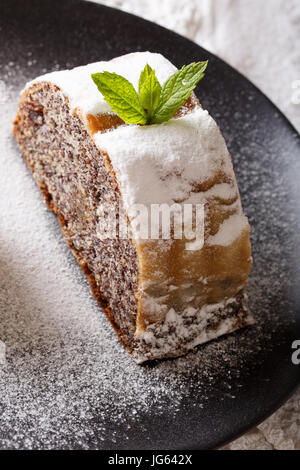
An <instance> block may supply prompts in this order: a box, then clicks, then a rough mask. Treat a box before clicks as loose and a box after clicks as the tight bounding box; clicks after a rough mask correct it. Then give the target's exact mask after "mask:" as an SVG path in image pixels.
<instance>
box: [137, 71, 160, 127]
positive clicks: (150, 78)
mask: <svg viewBox="0 0 300 470" xmlns="http://www.w3.org/2000/svg"><path fill="white" fill-rule="evenodd" d="M146 67H147V65H146ZM148 67H149V66H148ZM144 72H145V70H144V71H143V72H142V73H144ZM141 75H142V74H141ZM160 91H161V86H160V83H159V81H158V80H157V78H156V75H155V71H154V70H151V72H150V74H149V75H147V77H146V78H145V76H144V77H142V80H141V79H140V86H139V93H140V100H141V104H142V106H143V108H144V109H145V110H146V111H147V114H148V122H151V117H152V114H153V111H154V109H155V108H156V107H157V105H158V102H159V97H160Z"/></svg>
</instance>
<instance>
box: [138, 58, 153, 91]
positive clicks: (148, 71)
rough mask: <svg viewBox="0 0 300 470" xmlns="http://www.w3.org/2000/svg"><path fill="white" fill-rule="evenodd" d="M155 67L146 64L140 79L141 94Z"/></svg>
mask: <svg viewBox="0 0 300 470" xmlns="http://www.w3.org/2000/svg"><path fill="white" fill-rule="evenodd" d="M152 72H153V69H152V68H151V67H150V65H149V64H146V66H145V68H144V70H142V71H141V75H140V79H139V95H141V89H142V86H143V85H144V83H145V81H146V80H147V78H148V77H149V76H150V75H151V73H152Z"/></svg>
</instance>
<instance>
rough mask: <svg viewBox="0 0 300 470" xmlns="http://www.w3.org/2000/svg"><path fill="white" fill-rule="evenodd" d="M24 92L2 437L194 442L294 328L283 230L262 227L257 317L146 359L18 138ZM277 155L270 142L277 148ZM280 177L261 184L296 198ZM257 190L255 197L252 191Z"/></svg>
mask: <svg viewBox="0 0 300 470" xmlns="http://www.w3.org/2000/svg"><path fill="white" fill-rule="evenodd" d="M17 91H18V90H11V89H9V87H7V88H6V92H5V93H6V99H5V103H4V105H3V106H2V108H1V113H0V129H1V132H0V145H1V149H5V151H3V150H2V153H1V156H0V191H1V197H0V315H1V321H0V339H1V340H2V341H3V342H4V343H5V344H6V366H5V368H3V370H2V371H1V374H0V408H1V414H0V446H1V448H28V449H32V448H48V449H49V448H50V449H53V448H98V449H101V448H105V449H118V448H126V447H127V448H131V449H132V448H136V447H138V446H139V442H140V441H141V440H143V442H144V445H143V448H162V447H164V445H163V443H164V442H166V439H167V437H166V436H167V435H168V434H169V433H170V430H171V434H172V437H173V438H174V442H177V443H179V442H180V443H181V444H182V447H184V446H186V448H187V446H188V443H189V442H194V441H195V429H198V432H199V435H200V433H201V430H200V429H199V428H197V427H196V426H197V423H199V422H201V423H203V421H205V419H207V420H211V419H212V418H211V415H210V413H211V410H212V408H211V403H212V402H213V400H214V399H215V402H217V401H218V403H219V402H224V403H225V404H226V406H227V405H228V407H231V408H233V407H234V406H235V401H236V400H235V399H236V397H237V395H238V394H239V393H245V378H247V377H252V376H255V377H257V371H260V370H261V367H262V360H263V357H262V356H261V351H264V353H267V352H268V351H274V350H276V349H278V348H279V347H280V338H281V337H282V336H281V335H282V331H283V330H284V329H285V328H289V327H290V324H291V318H292V315H291V313H290V309H289V305H288V303H287V301H286V300H285V298H286V289H287V288H289V287H290V286H291V283H292V281H291V278H289V276H288V275H287V274H288V273H287V266H286V260H285V259H283V258H280V256H279V255H278V256H276V257H274V256H273V254H274V251H275V253H276V250H277V246H278V245H277V243H278V240H277V238H276V233H275V231H274V230H273V231H272V233H270V232H268V231H267V230H266V231H264V230H263V229H259V227H258V226H255V230H254V231H253V238H254V244H253V246H254V250H255V253H254V258H255V266H254V271H253V273H252V276H251V278H250V285H249V289H248V292H249V302H250V310H251V311H252V312H253V313H254V314H255V316H256V320H257V323H256V325H255V326H253V327H251V328H250V329H248V330H244V331H240V332H238V333H237V334H233V335H231V336H228V337H225V338H222V340H219V341H215V342H213V343H209V344H207V345H206V346H204V347H201V348H199V349H198V350H197V352H196V353H190V354H188V355H187V356H186V357H183V358H178V359H176V360H170V361H164V362H160V363H158V364H153V365H151V366H145V367H140V366H137V365H136V364H135V363H134V362H133V361H132V359H131V358H130V357H129V356H128V355H127V353H126V352H125V351H124V350H123V348H122V346H121V345H120V343H119V342H118V340H117V338H116V337H115V334H114V332H113V331H112V328H111V327H110V325H109V323H108V321H107V320H106V318H105V315H104V314H103V313H102V312H101V310H100V309H99V307H98V305H97V304H96V302H95V301H94V299H93V298H92V296H91V293H90V289H89V286H88V283H87V281H86V279H85V277H84V276H83V275H82V273H81V271H80V269H79V267H78V266H77V265H76V263H75V261H74V260H73V258H72V256H71V254H70V253H69V250H68V248H67V247H66V246H65V243H64V241H63V239H62V237H61V234H60V231H59V228H58V223H57V221H56V218H55V217H54V216H53V215H52V214H51V213H50V212H49V211H48V210H47V209H46V206H45V203H44V202H43V200H42V198H41V196H40V193H39V190H38V189H37V188H36V186H35V183H34V182H33V180H32V177H31V174H30V172H29V171H28V170H27V169H26V166H25V164H24V163H23V161H22V158H21V156H20V153H19V151H18V150H17V148H16V145H15V143H14V141H13V139H12V137H11V121H12V119H14V117H15V113H16V109H17V99H18V96H17ZM228 125H229V124H228ZM241 132H243V129H241ZM271 137H272V136H271ZM272 138H273V137H272ZM271 146H272V142H270V149H272V147H271ZM247 151H248V152H249V154H250V153H253V147H251V145H250V146H249V149H248V150H247V149H246V150H245V152H246V157H247ZM257 151H259V148H258V149H257ZM273 154H274V155H275V151H274V152H273V153H272V152H271V150H270V155H271V157H270V158H272V155H273ZM264 155H265V150H264V153H263V154H262V158H264ZM246 157H245V158H246ZM268 158H269V157H268ZM249 162H250V159H249ZM263 162H264V163H266V162H265V161H263ZM249 165H250V163H249ZM251 165H253V166H250V169H249V168H248V164H247V163H245V160H243V156H241V163H240V167H241V166H243V167H245V166H246V167H247V170H248V171H247V177H245V178H243V175H242V174H241V179H243V181H244V183H245V182H247V181H249V177H248V176H249V174H250V175H251V181H253V180H255V181H256V182H257V181H259V178H260V177H261V172H260V166H259V165H258V164H257V163H256V162H254V163H253V164H251ZM256 165H257V166H256ZM281 177H282V175H281ZM280 181H281V180H280V178H279V177H278V178H276V179H274V180H272V186H270V187H269V186H268V181H267V183H266V187H263V185H261V184H258V188H259V189H258V191H259V192H258V194H257V193H256V197H258V198H259V200H263V199H264V196H263V195H264V194H265V193H264V191H269V192H268V193H267V194H269V196H268V195H266V196H265V199H267V202H269V201H268V197H269V198H271V197H273V196H274V197H275V198H276V205H275V208H276V210H277V208H278V211H279V210H280V203H281V201H283V200H284V198H280V197H278V194H280V193H279V188H278V187H277V183H278V182H280ZM278 184H279V183H278ZM248 197H249V198H250V197H253V193H252V192H251V191H250V190H249V196H248ZM251 207H252V206H251V204H250V203H249V202H248V204H247V208H248V211H250V212H251V216H252V217H253V219H254V220H255V218H254V216H256V214H257V213H258V211H260V212H259V216H260V221H261V222H260V224H261V223H263V221H264V220H266V221H268V222H270V219H268V217H267V215H268V213H267V208H268V207H270V204H269V205H268V204H267V203H266V204H263V205H262V206H259V207H258V206H256V207H253V209H251ZM277 215H278V214H277V213H275V214H274V220H275V217H277ZM288 216H289V214H287V213H286V212H283V213H282V217H281V219H280V231H281V232H282V231H284V234H285V239H286V240H287V239H288V238H289V235H288V234H289V232H290V229H291V227H290V223H289V219H288ZM285 217H286V218H287V220H285ZM276 220H277V219H276ZM278 220H279V219H278ZM278 250H279V248H278ZM278 253H279V251H278ZM266 260H267V261H268V262H267V263H266ZM285 322H286V323H285ZM254 372H255V374H254ZM259 376H260V377H261V378H260V380H261V384H265V383H267V381H268V380H269V376H268V374H267V373H264V374H261V375H259ZM259 384H260V383H259ZM256 386H257V384H256ZM214 397H216V398H214ZM208 403H210V405H209V406H208ZM294 409H295V410H296V406H295V407H294ZM207 414H209V416H207ZM186 416H188V419H189V426H186V428H185V430H186V434H185V435H184V436H183V435H182V434H183V433H182V423H186V419H187V418H184V417H186ZM193 416H194V417H195V419H194V422H192V420H193ZM214 418H215V419H216V421H217V419H218V417H217V416H214ZM221 419H222V420H223V416H222V417H221ZM151 423H152V424H151ZM151 426H152V429H154V427H155V433H154V432H150V430H149V429H150V428H151ZM291 432H292V430H291ZM268 433H269V435H271V430H269V431H268ZM275 440H276V436H273V442H275ZM276 442H278V441H276Z"/></svg>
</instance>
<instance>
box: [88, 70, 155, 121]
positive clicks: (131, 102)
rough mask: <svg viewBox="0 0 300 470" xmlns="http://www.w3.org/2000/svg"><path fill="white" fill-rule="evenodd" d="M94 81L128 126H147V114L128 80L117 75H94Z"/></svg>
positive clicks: (106, 73)
mask: <svg viewBox="0 0 300 470" xmlns="http://www.w3.org/2000/svg"><path fill="white" fill-rule="evenodd" d="M92 79H93V81H94V83H95V84H96V85H97V88H98V90H99V91H100V93H102V95H103V96H104V99H105V101H106V102H107V103H108V104H109V105H110V106H111V107H112V109H113V111H115V113H117V115H118V116H119V117H120V118H121V119H123V121H124V122H126V123H127V124H146V123H147V121H148V118H147V114H146V112H145V110H144V109H143V107H142V105H141V102H140V99H139V97H138V94H137V92H136V91H135V89H134V87H133V85H132V84H131V83H130V82H129V81H128V80H126V78H124V77H121V76H120V75H117V74H116V73H110V72H101V73H93V74H92Z"/></svg>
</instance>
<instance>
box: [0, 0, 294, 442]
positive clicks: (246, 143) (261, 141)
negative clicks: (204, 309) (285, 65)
mask: <svg viewBox="0 0 300 470" xmlns="http://www.w3.org/2000/svg"><path fill="white" fill-rule="evenodd" d="M0 44H1V48H0V64H1V69H0V70H1V75H0V78H3V79H5V80H6V79H7V78H8V74H7V64H8V63H9V62H11V63H14V64H15V66H14V69H13V73H11V74H10V77H9V80H10V84H13V85H14V86H15V87H16V89H17V88H18V89H20V88H22V87H23V85H24V82H25V81H26V80H28V79H30V78H33V77H34V76H36V75H38V74H41V73H43V72H44V70H45V69H46V70H47V71H50V70H53V69H55V68H59V69H64V68H66V67H68V68H70V67H73V66H76V65H81V64H85V63H88V62H93V61H97V60H100V59H101V60H103V59H110V58H112V57H114V56H118V55H120V54H124V53H128V52H131V51H136V50H151V51H157V52H161V53H162V54H164V55H165V56H167V57H168V58H169V59H170V60H171V61H172V62H174V63H175V64H176V65H177V66H181V65H183V64H184V63H189V62H192V61H194V60H202V59H206V58H209V59H210V64H209V70H208V74H207V78H206V79H205V80H204V81H203V82H201V86H199V89H198V96H199V98H200V100H201V102H202V104H203V106H204V107H205V108H207V109H209V110H210V112H211V114H212V115H213V116H214V117H215V119H216V120H217V122H218V123H219V125H220V127H221V128H222V131H223V132H224V135H225V138H226V140H227V142H228V145H229V148H230V151H231V153H232V156H233V161H234V164H235V168H236V172H237V177H238V181H239V186H240V191H241V196H242V200H243V204H244V208H245V211H246V213H247V215H248V216H249V218H250V223H251V225H252V243H253V256H254V266H253V272H252V275H251V279H250V282H249V289H248V293H249V302H250V307H251V310H252V312H253V313H254V315H255V316H256V318H257V325H256V326H254V327H253V328H249V329H247V330H245V331H243V332H238V333H236V334H234V335H231V337H230V339H228V338H225V339H221V340H218V341H216V342H214V343H212V345H208V346H203V347H201V348H199V350H198V352H197V353H196V354H193V353H192V354H190V355H189V356H188V358H187V359H181V360H179V361H181V362H179V361H178V360H177V361H176V360H175V361H166V362H165V363H164V364H160V365H159V364H156V365H155V364H154V365H152V366H151V367H150V366H146V367H145V368H143V369H141V370H143V371H144V373H145V374H146V375H147V380H148V382H147V383H146V385H144V387H149V393H150V392H151V393H152V392H153V390H151V387H152V383H151V380H152V375H151V374H152V373H153V374H154V373H155V374H157V372H154V371H155V370H156V371H157V370H162V371H163V372H162V374H163V375H162V379H161V380H163V381H164V383H168V381H167V379H168V377H166V375H167V374H170V378H171V380H172V377H176V374H178V375H181V378H182V380H181V382H180V383H181V390H178V391H177V392H178V393H177V399H178V397H179V396H180V397H181V399H180V400H179V401H178V400H177V402H176V414H175V415H174V412H173V411H174V410H172V400H171V397H169V398H170V399H167V398H166V396H167V395H166V394H165V395H163V398H162V400H161V402H159V399H157V397H156V399H154V398H155V397H154V398H153V406H151V405H150V406H149V408H148V410H147V409H146V410H145V409H144V411H139V410H141V408H138V407H137V409H138V412H137V414H138V416H135V418H134V419H133V415H132V413H129V414H128V419H127V422H126V420H125V423H124V422H123V421H122V422H118V420H114V419H112V418H111V416H109V415H108V416H107V417H104V422H103V420H102V423H101V426H102V428H103V426H106V434H105V438H104V439H103V436H102V438H101V439H100V437H99V438H98V435H99V433H98V431H97V430H98V428H97V426H98V425H99V426H100V423H98V410H97V407H95V408H94V409H93V410H92V411H91V413H92V416H91V418H90V420H88V421H87V420H83V422H82V429H81V431H82V432H81V434H80V437H79V436H78V434H77V431H78V423H77V424H76V430H75V428H74V431H73V428H72V421H71V417H70V422H68V418H66V416H64V418H62V419H61V422H60V414H59V411H57V416H55V418H56V419H55V423H56V428H55V429H51V428H50V429H48V428H47V429H48V430H47V429H46V430H44V431H43V433H41V430H40V429H38V428H36V427H35V426H33V424H32V423H33V421H32V420H33V417H32V416H28V417H27V418H26V419H25V418H24V419H19V420H18V419H17V418H16V419H14V417H13V416H11V421H9V419H8V420H6V422H5V423H2V424H3V426H2V425H1V429H2V435H1V442H2V447H15V446H16V445H19V446H21V447H28V446H29V445H28V444H26V442H28V441H26V437H27V438H29V439H30V442H31V444H30V446H31V447H32V446H33V447H40V448H43V447H57V448H60V447H65V448H80V447H90V448H106V449H113V448H116V449H118V448H119V449H120V448H123V449H124V448H129V449H145V448H152V449H159V448H169V449H184V448H185V449H194V448H195V449H196V448H197V449H203V448H216V447H218V446H220V445H222V444H224V443H225V442H228V441H230V440H231V439H233V438H235V437H237V436H239V435H240V434H242V433H243V432H245V431H246V430H248V429H249V428H251V427H252V426H254V425H256V424H258V423H259V422H260V421H262V420H263V419H264V418H266V417H267V416H268V415H270V414H271V413H272V412H273V411H275V410H276V409H277V408H278V407H279V406H280V405H281V404H282V403H283V402H284V401H285V400H286V399H287V398H288V397H289V396H290V394H291V393H292V392H293V391H294V390H295V388H296V387H297V385H298V384H299V382H300V366H295V365H293V364H292V361H291V355H292V349H291V345H292V342H293V341H294V340H296V339H300V308H299V306H300V289H299V267H300V253H299V248H300V239H299V233H300V212H299V205H300V200H299V181H300V140H299V136H298V134H297V133H296V131H295V130H294V128H293V127H292V126H291V125H290V124H289V122H288V121H287V120H286V118H285V117H284V116H283V115H282V114H281V113H280V112H279V111H278V109H277V108H276V107H275V106H274V105H273V104H272V103H271V102H270V101H269V100H268V99H267V98H266V97H265V96H264V95H263V94H262V93H261V92H260V91H259V90H258V89H257V88H255V87H254V86H253V85H252V84H251V83H249V81H248V80H246V79H245V78H244V77H243V76H241V75H240V74H239V73H237V72H236V71H235V70H234V69H232V68H231V67H229V66H228V65H227V64H225V63H224V62H222V61H221V60H220V59H218V58H217V57H215V56H213V55H212V54H210V53H208V52H207V51H205V50H204V49H202V48H201V47H199V46H197V45H196V44H194V43H193V42H191V41H189V40H187V39H184V38H182V37H180V36H178V35H177V34H175V33H173V32H170V31H168V30H166V29H164V28H161V27H159V26H157V25H155V24H152V23H149V22H146V21H144V20H142V19H140V18H137V17H135V16H132V15H129V14H126V13H122V12H120V11H117V10H114V9H110V8H106V7H102V6H99V5H95V4H92V3H86V2H82V1H77V0H63V1H62V0H43V1H40V0H27V1H22V0H1V6H0ZM28 54H31V58H32V62H31V63H30V66H29V64H28ZM274 79H276V77H275V78H274ZM24 171H26V170H25V167H24ZM49 217H50V215H49ZM51 223H53V224H54V221H53V220H52V219H51ZM83 282H84V281H83ZM100 316H101V315H100V313H99V318H100ZM107 328H108V329H109V326H108V325H107ZM2 333H3V332H2ZM4 336H5V331H4ZM226 344H227V350H226V348H225V346H224V345H226ZM224 351H226V355H225V353H224ZM118 354H119V356H118V357H120V355H121V358H122V357H125V356H123V355H122V354H123V352H121V353H118ZM234 357H235V361H236V362H235V364H233V362H234V361H233V359H234ZM199 358H200V359H201V360H199ZM207 359H209V361H210V364H209V365H207V364H206V366H205V368H204V366H203V362H205V360H207ZM48 360H49V361H50V360H51V356H50V358H48ZM111 360H112V361H114V360H116V358H114V357H112V358H111ZM126 360H127V359H124V361H126ZM185 360H186V361H189V362H188V364H189V367H187V371H186V372H183V367H182V364H183V362H182V361H185ZM179 363H180V364H181V366H180V368H178V371H177V370H176V367H177V364H179ZM126 364H127V362H126ZM166 364H167V365H166ZM193 364H194V366H193ZM131 367H133V366H131ZM136 367H138V366H136ZM159 368H160V369H159ZM208 368H209V371H210V373H209V374H207V370H208ZM69 372H70V373H71V372H72V374H73V375H74V373H75V372H74V371H69ZM65 373H66V371H65ZM67 373H68V371H67ZM76 373H78V374H80V371H77V372H76ZM155 377H156V379H155V380H157V375H156V376H155ZM65 379H66V380H68V376H66V378H65ZM112 379H113V377H112ZM128 380H130V377H128ZM153 380H154V379H153ZM41 381H42V377H41ZM175 383H176V380H175ZM76 384H77V382H75V390H74V396H76V394H78V396H79V395H80V392H81V388H80V387H82V383H81V382H80V380H79V381H78V384H77V385H76ZM157 385H158V384H157V383H156V386H157ZM76 386H77V387H78V390H77V389H76ZM33 387H34V385H33ZM172 390H173V391H174V389H172ZM35 393H36V390H34V388H33V395H32V399H33V400H34V399H36V398H34V397H35ZM99 393H100V394H101V390H100V391H99ZM143 393H146V392H145V390H144V392H143ZM153 393H155V392H153ZM21 395H22V384H21V385H20V392H19V399H20V396H21ZM204 395H205V396H204ZM21 398H22V397H21ZM148 398H149V397H148ZM28 399H29V400H30V396H29V397H28V396H27V400H28ZM20 400H21V399H20ZM150 402H151V400H150ZM79 406H80V405H79ZM115 406H118V404H115ZM22 411H24V410H22V400H21V401H16V404H15V416H16V417H17V416H19V414H18V413H20V412H22ZM53 413H54V415H55V409H53ZM0 420H1V418H0ZM105 420H106V422H105ZM20 423H22V429H20V426H21V424H20ZM26 423H27V424H26ZM130 424H131V427H130V428H129V425H130ZM125 425H126V426H125ZM89 426H90V428H92V430H93V438H91V437H88V436H91V434H90V433H89V431H90V429H89ZM4 428H5V430H6V431H5V436H4V435H3V432H4V431H3V430H4ZM13 436H15V437H16V440H15V441H13Z"/></svg>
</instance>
